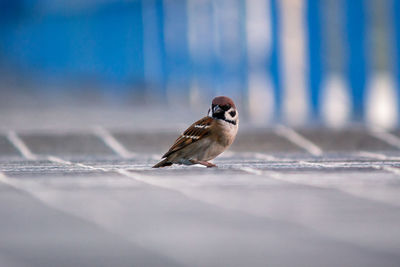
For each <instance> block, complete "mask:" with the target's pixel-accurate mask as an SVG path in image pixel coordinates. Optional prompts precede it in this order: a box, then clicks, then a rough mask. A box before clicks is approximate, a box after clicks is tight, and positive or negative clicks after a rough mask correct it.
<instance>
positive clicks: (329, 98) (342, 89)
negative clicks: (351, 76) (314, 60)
mask: <svg viewBox="0 0 400 267" xmlns="http://www.w3.org/2000/svg"><path fill="white" fill-rule="evenodd" d="M322 88H323V91H322V94H321V99H320V103H321V107H322V110H321V112H322V117H323V119H324V122H325V123H326V125H327V126H329V127H332V128H340V127H343V126H345V125H346V123H347V122H348V121H349V119H350V114H351V105H352V104H351V100H350V95H349V91H348V88H347V86H346V82H345V81H344V79H343V77H342V76H340V75H337V74H334V73H332V74H330V75H328V77H327V78H326V79H325V82H324V83H323V84H322Z"/></svg>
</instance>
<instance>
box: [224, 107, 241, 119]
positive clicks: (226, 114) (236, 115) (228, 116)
mask: <svg viewBox="0 0 400 267" xmlns="http://www.w3.org/2000/svg"><path fill="white" fill-rule="evenodd" d="M231 111H234V109H232V108H231V109H229V110H228V111H226V112H225V118H226V119H228V120H232V121H234V120H236V118H237V117H238V112H237V111H236V114H235V116H233V117H232V116H231V114H230V113H229V112H231Z"/></svg>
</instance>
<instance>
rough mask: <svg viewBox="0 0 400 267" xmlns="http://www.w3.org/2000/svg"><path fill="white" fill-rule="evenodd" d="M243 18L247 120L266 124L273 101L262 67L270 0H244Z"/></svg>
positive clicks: (268, 50)
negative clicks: (246, 65) (246, 55)
mask: <svg viewBox="0 0 400 267" xmlns="http://www.w3.org/2000/svg"><path fill="white" fill-rule="evenodd" d="M246 19H247V21H246V33H247V54H248V64H249V77H248V101H249V102H248V105H249V114H250V120H251V121H252V122H253V123H255V124H257V125H265V124H267V123H268V121H269V120H270V119H271V118H272V116H273V111H274V104H275V102H274V91H273V85H272V82H271V79H270V76H269V75H268V74H267V72H266V71H265V65H266V62H267V60H268V56H269V55H270V53H271V41H272V37H271V32H272V29H271V23H270V5H269V1H268V0H247V1H246Z"/></svg>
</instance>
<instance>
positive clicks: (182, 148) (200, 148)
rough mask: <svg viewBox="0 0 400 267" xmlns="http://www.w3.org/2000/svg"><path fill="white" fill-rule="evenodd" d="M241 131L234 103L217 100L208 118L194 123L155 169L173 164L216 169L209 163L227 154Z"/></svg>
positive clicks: (224, 98) (219, 97)
mask: <svg viewBox="0 0 400 267" xmlns="http://www.w3.org/2000/svg"><path fill="white" fill-rule="evenodd" d="M238 127H239V113H238V111H237V109H236V106H235V104H234V103H233V101H232V99H230V98H229V97H226V96H218V97H215V98H214V99H213V101H212V103H211V107H210V109H209V110H208V114H207V116H206V117H204V118H202V119H200V120H198V121H196V122H195V123H193V124H192V125H191V126H190V127H189V128H187V129H186V131H184V132H183V134H181V135H180V136H179V137H178V139H176V141H175V143H174V144H173V145H172V147H171V148H170V149H169V150H168V152H167V153H165V154H164V155H163V156H162V157H161V158H162V159H163V160H161V161H160V162H159V163H157V164H156V165H154V166H153V168H160V167H166V166H171V165H172V164H183V165H193V164H201V165H204V166H206V167H216V165H215V164H213V163H211V162H209V160H212V159H214V158H215V157H217V156H218V155H219V154H221V153H222V152H224V151H225V150H226V149H227V148H228V147H229V146H230V145H231V144H232V143H233V141H234V139H235V137H236V134H237V131H238Z"/></svg>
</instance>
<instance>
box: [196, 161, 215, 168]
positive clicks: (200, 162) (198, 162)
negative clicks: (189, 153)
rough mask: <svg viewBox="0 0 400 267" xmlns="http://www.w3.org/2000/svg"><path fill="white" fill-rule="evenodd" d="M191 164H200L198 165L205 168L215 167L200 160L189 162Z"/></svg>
mask: <svg viewBox="0 0 400 267" xmlns="http://www.w3.org/2000/svg"><path fill="white" fill-rule="evenodd" d="M190 161H191V162H192V163H193V164H200V165H203V166H206V167H207V168H214V167H217V165H215V164H213V163H211V162H208V161H202V160H193V159H192V160H190Z"/></svg>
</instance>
